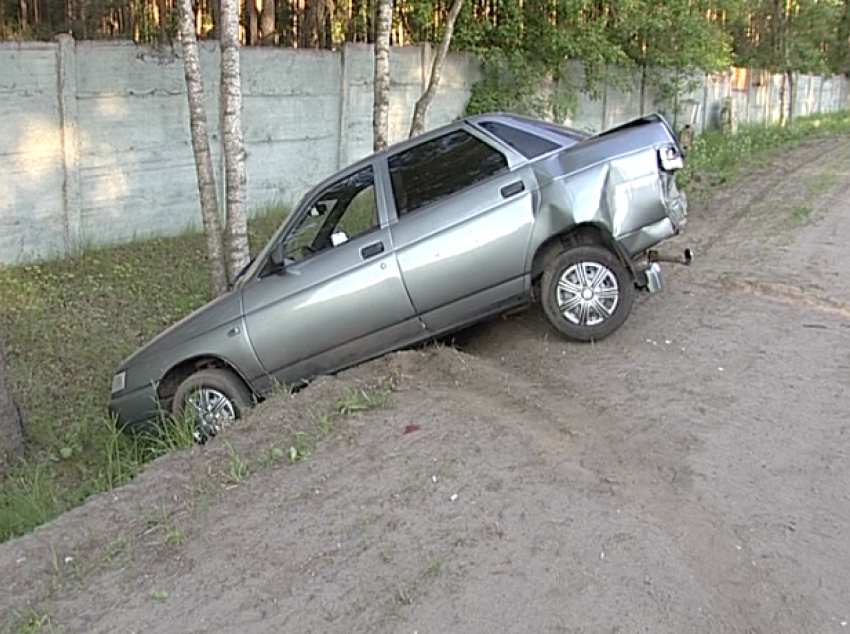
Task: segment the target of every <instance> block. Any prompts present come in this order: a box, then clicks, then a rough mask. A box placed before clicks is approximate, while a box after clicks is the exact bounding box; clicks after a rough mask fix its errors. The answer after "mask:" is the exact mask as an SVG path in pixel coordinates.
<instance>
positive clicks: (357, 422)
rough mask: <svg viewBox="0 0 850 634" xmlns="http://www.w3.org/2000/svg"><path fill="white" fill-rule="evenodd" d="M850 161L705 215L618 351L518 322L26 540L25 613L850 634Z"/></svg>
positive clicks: (830, 162)
mask: <svg viewBox="0 0 850 634" xmlns="http://www.w3.org/2000/svg"><path fill="white" fill-rule="evenodd" d="M847 165H850V151H848V149H847V146H846V143H845V141H844V140H829V141H822V142H817V143H813V144H811V145H808V146H806V147H803V148H800V149H798V150H795V151H793V152H790V153H788V154H787V155H785V156H784V157H783V158H782V159H781V160H780V161H779V162H778V163H777V164H776V165H774V166H773V167H772V168H770V169H767V170H762V171H760V172H759V173H758V174H755V175H753V176H752V177H750V178H748V179H747V180H746V181H744V182H742V183H741V184H739V185H738V186H736V187H735V188H734V190H730V191H728V192H725V193H724V194H722V195H720V196H718V197H716V198H715V199H714V200H713V201H712V202H711V203H709V204H706V205H701V206H699V207H698V208H696V209H694V210H693V213H692V221H691V226H690V227H689V231H688V234H687V235H686V236H684V237H683V238H681V239H680V240H679V242H680V244H681V245H682V246H684V245H686V244H691V245H692V246H694V247H695V250H696V252H697V256H698V259H697V261H696V263H695V265H694V266H693V267H691V268H689V269H681V268H680V269H668V271H669V281H670V288H669V290H668V291H667V292H666V293H664V294H662V295H659V296H655V297H651V298H645V299H644V300H642V301H641V302H640V303H639V304H638V305H637V306H636V307H635V310H634V312H633V315H632V317H631V318H630V320H629V321H628V322H627V324H626V326H625V327H624V328H623V329H622V330H621V331H620V332H618V333H617V334H616V335H615V336H613V337H611V338H610V339H608V340H605V341H604V342H601V343H599V344H596V345H592V346H589V345H577V344H572V343H568V342H566V341H564V340H563V339H561V338H560V337H558V336H557V334H556V333H555V332H554V331H553V330H552V329H551V328H550V327H548V325H547V324H546V322H545V320H544V319H543V317H542V316H541V315H540V313H539V311H538V310H536V309H529V310H528V311H525V312H523V313H521V314H519V315H514V316H511V317H508V318H504V319H498V320H495V321H492V322H490V323H488V324H485V325H483V326H481V327H478V328H476V329H475V330H474V331H471V332H469V333H465V334H464V336H463V339H462V341H459V344H460V348H461V350H462V351H458V350H455V349H453V348H449V347H431V348H427V349H425V350H420V351H409V352H404V353H400V354H396V355H392V356H390V357H387V358H385V359H382V360H379V361H377V362H375V363H372V364H369V365H367V366H364V367H362V368H358V369H356V370H354V371H351V372H348V373H346V374H344V375H342V376H340V377H338V378H336V379H326V380H323V381H321V382H320V383H318V384H316V385H314V386H312V387H311V388H310V389H308V390H306V391H305V392H303V393H301V394H299V395H298V396H296V397H294V398H285V397H282V398H280V399H278V400H276V401H274V402H270V403H266V404H265V405H264V406H263V407H262V408H261V409H260V411H258V413H257V416H255V417H254V418H253V419H252V420H251V421H249V422H248V423H247V425H246V427H245V429H244V430H240V431H239V432H236V433H232V434H231V435H230V436H229V443H230V444H229V445H228V444H226V443H223V442H216V443H213V444H212V445H211V446H209V447H206V448H202V449H197V450H193V451H191V452H185V453H181V454H178V455H172V456H168V457H166V458H164V459H162V460H160V461H158V462H157V463H156V464H155V465H153V466H152V467H151V468H150V469H149V470H148V471H147V472H146V473H145V474H143V475H142V476H141V477H139V478H138V479H137V480H136V481H135V482H134V483H133V484H131V485H129V486H127V487H124V488H123V489H120V490H118V491H115V492H113V493H110V494H106V495H102V496H99V497H98V498H96V499H93V500H91V501H90V502H89V503H88V504H86V505H85V506H83V507H81V508H79V509H76V510H74V511H72V512H70V513H68V514H66V515H65V516H63V517H62V518H60V519H58V520H57V521H55V522H53V523H52V524H50V525H48V526H45V527H42V528H41V529H39V530H37V531H36V532H35V533H33V534H32V535H29V536H26V537H24V538H22V539H18V540H16V541H14V542H11V543H7V544H4V545H3V546H0V570H2V571H3V576H2V589H3V595H2V605H0V609H2V613H1V614H2V622H3V624H4V627H5V630H4V631H8V632H18V631H20V632H37V631H41V632H75V633H76V632H116V633H117V632H163V633H166V632H168V633H170V632H175V631H182V632H216V633H223V632H234V633H236V632H240V633H241V632H252V633H254V632H258V633H259V632H269V633H271V632H275V633H277V632H290V631H299V632H353V631H357V632H359V631H366V632H369V631H373V632H411V633H412V632H419V633H426V632H434V633H442V632H482V633H483V632H605V633H610V632H653V633H662V632H670V633H671V634H673V633H675V634H683V633H685V632H747V633H752V634H755V633H768V632H771V633H773V632H789V633H790V632H793V633H801V632H819V633H823V632H842V631H850V625H848V621H850V602H848V597H850V540H848V539H847V526H850V471H848V469H847V458H848V450H847V447H848V442H850V398H848V387H847V386H848V385H850V353H848V350H850V346H848V343H850V267H848V264H847V259H846V252H847V245H848V244H850V197H848V195H847V192H848V191H850V170H848V167H847ZM388 379H391V383H388V382H387V381H388ZM390 392H391V396H392V403H389V401H388V399H387V398H386V397H387V394H389V393H390ZM364 393H365V394H368V395H371V399H372V401H371V402H367V401H368V399H366V397H365V396H364ZM352 395H354V396H352ZM377 405H384V407H373V406H377ZM387 405H389V406H388V407H387ZM365 407H369V409H368V411H360V412H358V411H355V410H359V409H361V408H365ZM341 409H342V410H345V411H346V414H345V415H342V414H340V410H341ZM295 431H302V432H306V433H307V434H308V436H301V437H300V438H301V440H300V441H298V442H296V441H295V436H294V435H293V434H294V432H295ZM315 436H325V438H324V440H321V441H320V442H319V443H318V445H317V446H315V447H313V446H312V444H311V442H310V441H309V440H310V437H315ZM292 446H295V447H296V448H297V450H298V451H299V452H300V453H299V454H298V456H299V457H303V458H304V459H303V460H299V461H298V462H296V463H295V464H292V463H291V462H290V459H289V448H290V447H292ZM310 452H312V453H310ZM308 454H309V455H308ZM26 628H29V629H26Z"/></svg>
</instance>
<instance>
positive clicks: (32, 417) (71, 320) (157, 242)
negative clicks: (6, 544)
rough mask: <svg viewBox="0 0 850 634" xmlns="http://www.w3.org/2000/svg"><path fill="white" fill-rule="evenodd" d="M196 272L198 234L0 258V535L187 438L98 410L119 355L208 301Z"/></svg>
mask: <svg viewBox="0 0 850 634" xmlns="http://www.w3.org/2000/svg"><path fill="white" fill-rule="evenodd" d="M285 214H286V211H284V210H268V211H266V212H264V213H262V214H260V215H258V216H257V217H255V218H254V219H253V220H252V222H251V226H250V236H251V242H252V247H253V248H254V249H257V248H258V247H259V246H261V245H262V244H263V243H264V242H265V240H266V239H267V237H268V236H270V235H271V234H272V233H273V232H274V230H275V229H276V228H277V227H278V226H279V224H280V221H281V218H282V217H283V216H284V215H285ZM207 270H208V269H207V266H206V255H205V243H204V238H203V235H201V234H200V233H187V234H185V235H182V236H179V237H176V238H156V239H151V240H146V241H140V242H135V243H132V244H127V245H123V246H118V247H114V248H102V249H89V250H86V251H84V252H82V253H80V254H79V255H77V256H75V257H72V258H68V259H64V260H59V261H53V262H47V263H44V264H35V265H27V266H17V267H0V340H2V341H3V342H4V345H5V349H6V353H7V357H8V361H9V365H10V369H11V372H12V378H13V382H14V386H15V399H16V401H17V403H18V406H19V407H20V408H21V410H22V411H23V413H24V417H25V432H26V437H27V446H28V449H27V455H26V458H25V460H24V461H23V462H22V463H21V464H20V465H18V466H16V468H15V469H14V470H13V472H12V473H10V474H8V475H6V476H5V477H3V478H2V480H0V541H5V540H7V539H9V538H11V537H14V536H16V535H21V534H24V533H26V532H28V531H30V530H32V529H33V528H34V527H36V526H38V525H39V524H42V523H44V522H46V521H49V520H50V519H52V518H53V517H55V516H56V515H58V514H59V513H62V512H63V511H65V510H67V509H70V508H72V507H74V506H77V505H78V504H80V503H81V502H82V501H83V500H85V499H86V498H87V497H88V496H90V495H91V494H93V493H96V492H100V491H106V490H109V489H112V488H114V487H115V486H118V485H120V484H122V483H124V482H126V481H127V480H129V479H130V478H131V477H132V475H133V474H134V473H135V472H136V471H137V470H138V468H139V467H140V465H142V464H143V463H144V462H146V461H148V460H150V459H151V458H152V457H155V456H157V455H161V454H163V453H165V452H167V451H169V450H171V449H174V448H178V447H182V446H187V444H191V438H190V434H189V433H188V432H187V430H186V429H179V428H177V427H175V429H174V430H172V432H173V433H172V432H169V433H166V434H165V435H164V436H163V437H162V438H161V439H159V440H157V441H153V440H151V441H144V440H139V439H132V438H128V437H126V436H125V435H123V434H121V433H119V432H118V431H117V430H116V429H115V426H114V425H113V424H112V421H111V420H110V419H109V418H108V416H107V413H106V400H107V398H108V392H109V383H110V380H111V377H112V374H113V372H114V370H115V367H116V366H117V365H118V363H119V362H120V361H121V359H123V358H124V357H126V356H127V355H129V354H130V353H131V352H132V351H133V350H134V349H135V348H136V347H137V346H139V345H141V344H142V343H144V342H145V341H147V340H149V339H150V338H152V337H153V336H154V335H156V334H157V333H158V332H160V331H161V330H162V329H164V328H166V327H167V326H169V325H171V324H173V323H174V322H176V321H177V320H179V319H180V318H182V317H183V316H185V315H187V314H188V313H190V312H192V311H193V310H194V309H196V308H198V307H200V306H201V305H203V304H204V303H206V302H207V301H208V300H209V299H210V290H209V275H208V273H207ZM175 425H177V424H176V423H175Z"/></svg>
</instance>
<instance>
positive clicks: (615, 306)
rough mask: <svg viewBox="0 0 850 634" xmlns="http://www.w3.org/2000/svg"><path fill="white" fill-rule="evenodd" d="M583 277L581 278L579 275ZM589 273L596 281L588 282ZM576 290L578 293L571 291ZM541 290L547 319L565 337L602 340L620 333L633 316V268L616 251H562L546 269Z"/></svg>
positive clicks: (584, 248)
mask: <svg viewBox="0 0 850 634" xmlns="http://www.w3.org/2000/svg"><path fill="white" fill-rule="evenodd" d="M578 273H580V274H581V276H582V277H581V279H579V278H578V277H576V275H577V274H578ZM588 274H593V275H594V279H588V277H589V275H588ZM596 276H599V277H596ZM562 281H563V283H564V285H565V286H564V287H563V288H562V287H561V286H560V285H561V283H562ZM568 285H571V286H569V287H568ZM572 287H575V290H573V291H571V290H570V289H571V288H572ZM540 291H541V295H540V302H541V304H542V305H543V312H544V313H545V315H546V319H548V320H549V323H550V324H552V325H553V326H554V327H555V328H557V329H558V331H559V332H561V334H563V335H564V336H566V337H569V338H570V339H575V340H577V341H598V340H600V339H604V338H605V337H607V336H609V335H610V334H612V333H613V332H615V331H616V330H617V329H618V328H619V327H620V326H622V325H623V323H624V322H625V321H626V319H627V318H628V316H629V313H630V312H631V310H632V304H634V301H635V285H634V280H633V279H632V276H631V275H630V274H629V271H628V269H627V268H626V267H625V266H624V265H623V263H622V262H621V261H620V259H619V258H618V257H617V256H616V255H615V254H614V253H612V252H611V251H610V250H609V249H606V248H605V247H602V246H599V245H590V246H576V247H570V248H568V249H567V250H565V251H563V252H562V253H561V255H559V256H558V257H557V258H556V259H555V260H553V261H552V262H550V263H549V265H548V266H547V267H546V269H545V270H544V271H543V278H542V280H541V283H540ZM582 293H584V295H582ZM591 294H592V295H591Z"/></svg>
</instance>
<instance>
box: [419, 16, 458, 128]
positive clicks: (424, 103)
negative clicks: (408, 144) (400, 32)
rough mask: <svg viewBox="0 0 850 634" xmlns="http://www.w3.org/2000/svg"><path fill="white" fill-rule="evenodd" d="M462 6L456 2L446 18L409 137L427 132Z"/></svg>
mask: <svg viewBox="0 0 850 634" xmlns="http://www.w3.org/2000/svg"><path fill="white" fill-rule="evenodd" d="M462 6H463V0H454V4H452V8H451V9H450V10H449V15H448V17H447V18H446V26H445V28H444V29H443V39H442V41H440V46H439V48H437V54H436V55H435V56H434V63H433V64H432V66H431V77H430V78H429V79H428V88H426V89H425V92H424V93H422V96H421V97H419V100H418V101H417V102H416V108H414V110H413V121H412V122H411V123H410V134H409V135H408V136H409V137H415V136H417V135H419V134H422V133H423V132H425V116H426V115H427V114H428V108H429V107H430V106H431V102H432V101H434V96H435V95H436V94H437V89H438V88H439V87H440V79H441V78H442V76H443V64H444V63H445V61H446V55H448V53H449V46H451V43H452V34H453V33H454V30H455V22H457V17H458V16H459V15H460V9H461V7H462Z"/></svg>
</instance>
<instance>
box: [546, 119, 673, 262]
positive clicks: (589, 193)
mask: <svg viewBox="0 0 850 634" xmlns="http://www.w3.org/2000/svg"><path fill="white" fill-rule="evenodd" d="M671 143H675V139H674V138H673V137H672V135H671V134H670V132H669V130H668V128H667V127H666V126H665V125H664V124H663V123H661V122H652V123H645V124H643V125H641V126H636V127H630V128H626V129H624V130H620V131H617V132H614V133H612V134H610V135H608V136H600V137H594V138H592V139H590V140H588V141H585V142H583V143H581V144H579V145H577V146H575V147H573V148H570V149H567V150H565V151H563V152H561V153H559V154H556V155H554V156H551V157H548V158H546V159H543V160H541V161H539V162H538V163H536V164H535V165H534V168H535V173H536V176H537V181H538V185H539V188H540V189H539V193H540V207H539V210H538V220H537V226H536V230H535V236H534V242H535V244H534V246H535V247H536V246H538V245H539V244H541V243H542V242H544V241H545V240H546V239H547V238H549V237H551V236H552V235H555V234H558V233H561V232H563V231H564V230H567V229H569V228H570V227H572V226H575V225H579V224H585V223H590V224H594V225H598V226H601V227H604V228H605V229H606V230H607V231H608V232H609V233H610V234H611V236H612V237H614V238H615V239H617V240H620V241H621V242H622V243H623V246H624V247H626V249H627V250H628V251H629V252H630V253H631V254H632V255H634V254H635V253H637V252H640V251H642V250H645V249H646V248H648V246H647V245H646V244H645V243H646V242H648V241H649V242H653V243H654V242H658V241H660V240H663V239H665V238H668V237H670V235H672V234H673V233H674V232H675V230H674V228H673V226H672V224H671V223H670V222H669V220H668V219H667V213H666V209H665V206H664V200H665V193H664V191H663V185H662V180H661V172H660V171H659V166H658V155H657V150H658V148H660V147H662V146H665V145H669V144H671ZM644 231H646V239H644V236H643V235H642V234H643V233H644ZM630 236H631V237H632V239H630ZM635 249H636V250H635Z"/></svg>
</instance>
